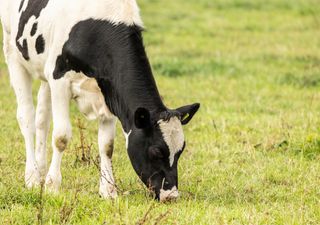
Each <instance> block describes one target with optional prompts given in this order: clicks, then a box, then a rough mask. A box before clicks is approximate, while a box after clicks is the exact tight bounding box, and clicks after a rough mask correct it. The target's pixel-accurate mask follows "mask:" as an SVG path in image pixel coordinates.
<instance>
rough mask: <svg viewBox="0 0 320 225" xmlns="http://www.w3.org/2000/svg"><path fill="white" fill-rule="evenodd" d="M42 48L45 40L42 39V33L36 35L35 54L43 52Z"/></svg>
mask: <svg viewBox="0 0 320 225" xmlns="http://www.w3.org/2000/svg"><path fill="white" fill-rule="evenodd" d="M44 48H45V41H44V38H43V36H42V35H39V36H38V37H37V40H36V51H37V54H38V55H39V54H41V53H43V52H44Z"/></svg>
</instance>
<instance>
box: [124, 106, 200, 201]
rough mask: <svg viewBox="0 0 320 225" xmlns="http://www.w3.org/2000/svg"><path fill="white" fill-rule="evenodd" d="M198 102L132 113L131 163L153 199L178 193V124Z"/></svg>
mask: <svg viewBox="0 0 320 225" xmlns="http://www.w3.org/2000/svg"><path fill="white" fill-rule="evenodd" d="M199 107H200V104H198V103H196V104H193V105H188V106H184V107H181V108H178V109H176V110H167V111H165V112H162V113H160V114H159V113H157V114H154V115H153V114H152V113H150V112H149V111H148V110H146V109H144V108H139V109H137V111H136V112H135V115H134V124H135V128H134V129H133V130H132V131H131V133H130V135H129V136H128V140H127V141H128V143H127V144H128V154H129V157H130V160H131V163H132V165H133V167H134V169H135V171H136V173H137V174H138V175H139V177H140V179H141V180H142V181H143V183H144V184H145V185H147V187H148V188H150V190H151V191H153V192H154V193H155V197H156V199H158V200H160V201H166V200H170V199H174V198H177V197H178V170H177V169H178V168H177V166H178V160H179V157H180V155H181V153H182V152H183V150H184V148H185V140H184V134H183V130H182V125H185V124H187V123H188V122H189V121H190V120H191V119H192V117H193V116H194V114H195V113H196V112H197V111H198V109H199Z"/></svg>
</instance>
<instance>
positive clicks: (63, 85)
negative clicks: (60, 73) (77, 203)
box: [46, 78, 72, 192]
mask: <svg viewBox="0 0 320 225" xmlns="http://www.w3.org/2000/svg"><path fill="white" fill-rule="evenodd" d="M49 85H50V90H51V100H52V118H53V133H52V148H53V155H52V161H51V164H50V168H49V171H48V174H47V177H46V189H47V190H49V191H51V192H58V191H59V188H60V185H61V180H62V176H61V172H60V166H61V160H62V155H63V152H64V150H65V149H66V147H67V144H68V142H69V140H70V139H71V135H72V131H71V123H70V119H69V103H70V99H71V92H70V82H69V81H68V80H66V79H64V78H61V79H59V80H52V81H50V82H49Z"/></svg>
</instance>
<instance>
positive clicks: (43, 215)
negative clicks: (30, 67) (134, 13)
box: [0, 0, 320, 224]
mask: <svg viewBox="0 0 320 225" xmlns="http://www.w3.org/2000/svg"><path fill="white" fill-rule="evenodd" d="M139 3H140V6H141V13H142V17H143V20H144V22H145V27H146V32H145V33H144V39H145V45H146V49H147V52H148V55H149V58H150V61H151V64H152V67H153V69H154V74H155V78H156V80H157V84H158V86H159V89H160V92H161V95H162V97H163V98H164V101H165V103H166V104H167V105H168V106H170V107H172V108H174V107H179V106H181V105H184V104H188V103H193V102H200V103H201V109H200V111H199V113H198V114H197V115H196V116H195V118H194V119H193V121H192V122H191V123H190V124H189V125H187V126H186V127H185V135H186V137H187V147H186V151H185V153H184V154H183V155H182V157H181V159H180V162H179V188H180V192H181V197H180V198H179V199H178V201H176V202H172V203H167V204H162V203H158V202H156V201H153V200H152V198H151V197H149V195H148V193H147V192H146V190H145V189H144V187H143V185H142V184H141V183H140V181H139V180H138V177H137V176H136V174H135V173H134V171H133V169H132V167H131V164H130V162H129V160H128V156H127V154H126V150H125V144H124V138H123V137H122V133H121V130H120V126H119V124H118V136H117V139H116V142H115V152H114V159H113V162H114V172H115V177H116V180H117V183H118V185H119V189H120V191H119V198H118V199H117V200H115V201H105V200H102V199H101V198H100V197H99V196H98V181H99V172H98V170H97V168H96V166H95V162H96V156H97V155H98V151H97V141H96V133H97V123H95V122H87V121H86V120H85V119H84V118H83V117H82V116H81V115H80V114H79V113H78V112H77V110H76V108H75V107H74V106H73V107H72V121H73V124H74V126H73V139H72V143H71V144H70V145H69V147H68V150H66V153H65V156H64V159H63V164H62V174H63V183H62V188H61V193H60V194H59V195H57V196H54V195H50V194H46V193H43V195H42V197H40V196H41V193H42V192H41V190H39V189H35V190H27V189H26V188H25V187H24V177H23V175H24V166H25V161H24V159H25V152H24V144H23V140H22V136H21V134H20V131H19V128H18V125H17V122H16V119H15V110H16V104H15V97H14V93H13V91H12V89H11V88H10V85H9V79H8V74H7V70H6V66H5V63H4V60H3V56H2V55H0V118H1V120H0V224H10V223H12V224H34V223H44V224H59V223H66V224H159V223H160V224H318V223H320V38H319V37H320V15H319V11H320V3H319V0H305V1H303V0H270V1H262V0H214V1H213V0H188V1H184V0H175V1H172V0H152V1H151V0H149V1H147V0H140V1H139ZM38 86H39V82H35V86H34V90H35V96H36V90H37V87H38ZM79 121H80V122H79ZM79 123H80V124H79ZM79 127H82V128H83V127H85V128H86V129H80V128H79ZM80 130H81V132H82V135H80ZM81 136H82V138H80V137H81ZM81 140H82V142H83V143H82V144H81ZM81 146H82V148H83V149H84V151H85V152H86V154H85V157H82V156H81V151H82V150H81ZM48 151H49V152H50V155H51V148H49V149H48ZM90 157H91V158H90ZM88 158H90V159H88Z"/></svg>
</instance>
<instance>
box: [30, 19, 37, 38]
mask: <svg viewBox="0 0 320 225" xmlns="http://www.w3.org/2000/svg"><path fill="white" fill-rule="evenodd" d="M37 30H38V23H37V22H35V23H34V24H33V25H32V28H31V31H30V35H31V36H32V37H33V36H34V35H35V34H36V33H37Z"/></svg>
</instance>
